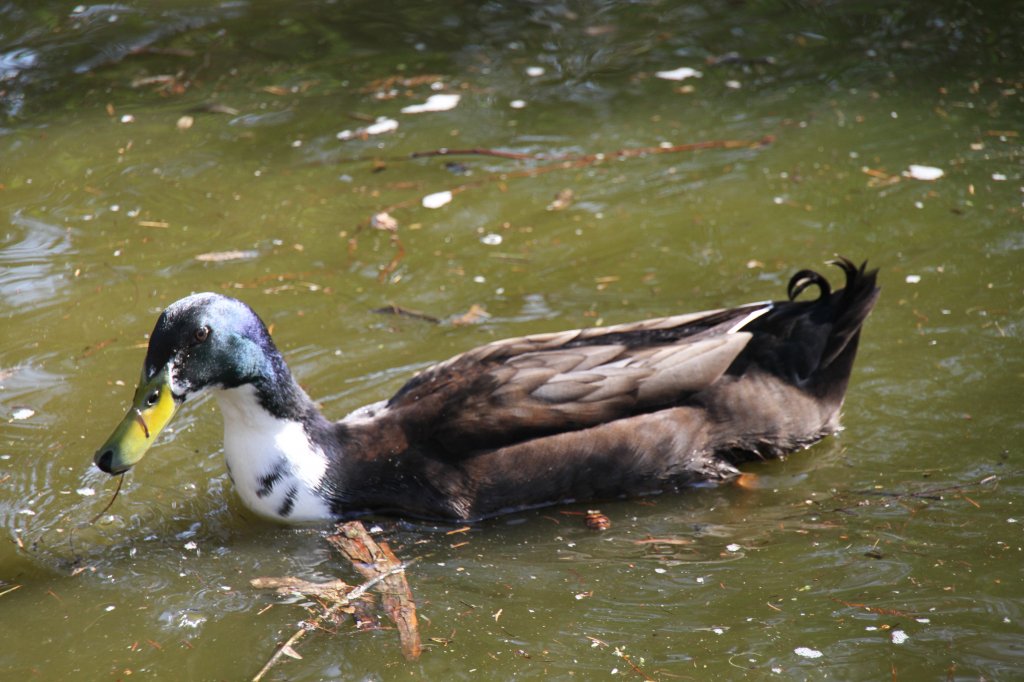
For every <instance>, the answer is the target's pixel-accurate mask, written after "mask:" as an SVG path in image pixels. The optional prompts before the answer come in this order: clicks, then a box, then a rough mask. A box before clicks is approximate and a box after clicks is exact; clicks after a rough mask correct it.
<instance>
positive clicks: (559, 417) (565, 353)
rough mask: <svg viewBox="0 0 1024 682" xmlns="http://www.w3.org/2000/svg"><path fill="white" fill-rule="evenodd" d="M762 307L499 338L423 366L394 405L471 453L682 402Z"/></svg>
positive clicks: (431, 435)
mask: <svg viewBox="0 0 1024 682" xmlns="http://www.w3.org/2000/svg"><path fill="white" fill-rule="evenodd" d="M758 307H763V306H748V307H744V308H738V309H735V310H730V311H710V312H708V313H696V314H692V315H678V316H674V317H668V318H659V319H654V320H645V321H643V322H638V323H635V324H629V325H618V326H615V327H604V328H596V329H587V330H573V331H568V332H559V333H556V334H540V335H534V336H526V337H521V338H515V339H508V340H505V341H498V342H495V343H491V344H488V345H486V346H481V347H480V348H476V349H473V350H471V351H469V352H467V353H463V354H462V355H458V356H456V357H454V358H452V359H450V360H448V361H446V362H443V363H440V364H438V365H435V366H433V367H430V368H428V369H426V370H424V371H423V372H422V373H421V374H419V375H418V376H417V377H415V378H414V379H412V380H411V381H410V382H409V383H408V384H406V386H405V387H403V388H402V389H401V390H400V391H399V392H398V393H397V394H396V395H395V397H394V398H392V399H391V401H390V402H389V404H388V410H389V412H390V414H392V415H393V416H394V418H396V419H399V420H401V421H402V422H403V425H404V426H403V428H404V430H406V432H407V433H408V432H411V433H412V434H414V436H413V437H414V439H415V440H417V441H422V440H431V441H433V442H436V443H439V444H441V445H442V446H443V447H444V449H445V450H446V451H448V452H450V453H468V452H473V451H475V450H479V449H481V448H494V447H500V446H504V445H508V444H511V443H517V442H521V441H524V440H527V439H529V438H535V437H538V436H543V435H550V434H553V433H560V432H563V431H574V430H578V429H582V428H587V427H590V426H594V425H597V424H601V423H605V422H610V421H614V420H616V419H620V418H623V417H628V416H633V415H636V414H642V413H645V412H649V411H653V410H656V409H662V408H664V407H667V406H671V405H676V404H680V402H681V401H682V400H684V399H685V398H686V397H688V396H690V395H692V394H694V393H696V392H698V391H701V390H704V389H705V388H707V387H708V386H709V385H711V384H712V383H713V382H715V381H716V380H717V379H718V378H719V377H721V376H722V374H724V373H725V371H726V370H727V369H728V368H729V365H730V364H732V362H733V361H734V360H735V358H736V356H738V355H739V354H740V352H741V351H742V350H743V349H744V348H745V347H746V345H747V343H748V341H749V340H750V334H748V333H745V332H736V333H732V332H730V331H729V328H730V326H732V325H733V324H735V322H736V320H737V319H742V318H743V317H744V316H746V315H748V314H750V313H751V311H753V310H757V308H758Z"/></svg>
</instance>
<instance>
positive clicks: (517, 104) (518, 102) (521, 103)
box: [508, 99, 526, 109]
mask: <svg viewBox="0 0 1024 682" xmlns="http://www.w3.org/2000/svg"><path fill="white" fill-rule="evenodd" d="M508 105H509V106H510V107H512V108H513V109H523V108H525V107H526V100H522V99H514V100H512V101H511V102H509V103H508Z"/></svg>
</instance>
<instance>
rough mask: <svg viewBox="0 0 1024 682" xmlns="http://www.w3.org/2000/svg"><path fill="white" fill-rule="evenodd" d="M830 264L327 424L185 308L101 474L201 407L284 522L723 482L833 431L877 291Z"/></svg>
mask: <svg viewBox="0 0 1024 682" xmlns="http://www.w3.org/2000/svg"><path fill="white" fill-rule="evenodd" d="M829 263H831V264H833V265H836V266H838V267H839V268H840V269H841V270H842V272H843V274H844V276H845V284H844V286H843V288H841V289H838V290H835V291H833V290H832V288H831V286H830V284H829V282H828V280H827V279H826V278H825V277H824V276H822V275H821V274H820V273H818V272H816V271H813V270H800V271H799V272H796V273H795V274H794V275H792V277H791V279H790V280H789V283H788V287H787V298H786V299H785V300H778V301H764V302H758V303H748V304H745V305H740V306H737V307H734V308H727V309H719V310H707V311H703V312H696V313H688V314H680V315H673V316H670V317H661V318H656V319H648V320H643V321H640V322H633V323H628V324H618V325H614V326H605V327H594V328H587V329H574V330H570V331H561V332H555V333H539V334H532V335H529V336H523V337H518V338H510V339H505V340H501V341H495V342H493V343H488V344H486V345H483V346H479V347H477V348H474V349H472V350H468V351H466V352H464V353H461V354H459V355H456V356H455V357H452V358H451V359H448V360H445V361H443V362H440V363H438V364H434V365H432V366H430V367H427V368H426V369H424V370H422V371H420V372H419V373H417V374H416V375H414V376H413V377H412V378H411V379H410V380H409V381H408V382H407V383H406V384H405V385H404V386H402V387H401V388H400V389H399V390H398V392H397V393H395V394H394V395H393V396H392V397H391V398H389V399H387V400H381V401H379V402H375V403H372V404H369V405H366V406H364V407H361V408H359V409H357V410H355V411H353V412H352V413H350V414H348V415H347V416H345V417H344V418H342V419H340V420H338V421H331V420H329V419H328V418H327V417H325V416H324V415H323V414H321V412H320V410H319V409H318V407H317V405H316V404H315V403H314V402H313V401H312V400H311V399H310V397H309V396H308V395H307V394H306V392H305V391H304V390H303V389H302V387H301V386H300V385H299V383H298V382H297V381H296V379H295V377H294V376H293V375H292V373H291V371H289V369H288V366H287V365H286V364H285V361H284V358H283V357H282V355H281V352H280V351H279V350H278V349H277V346H276V345H275V344H274V341H273V340H272V339H271V336H270V333H269V332H268V331H267V326H266V325H265V324H264V323H263V321H262V320H261V319H260V317H259V316H258V315H257V314H256V312H254V311H253V309H252V308H250V307H249V306H248V305H246V304H245V303H243V302H242V301H239V300H237V299H234V298H230V297H227V296H223V295H221V294H217V293H198V294H193V295H191V296H188V297H186V298H182V299H181V300H179V301H176V302H174V303H172V304H171V305H170V306H169V307H168V308H167V309H166V310H164V311H163V313H162V314H161V315H160V316H159V318H158V320H157V322H156V326H155V327H154V329H153V332H152V334H151V335H150V339H149V347H148V349H147V351H146V356H145V360H144V362H143V367H142V376H141V378H140V381H139V385H138V388H137V389H136V392H135V396H134V398H133V400H132V404H131V407H130V408H129V410H128V412H127V414H126V415H125V417H124V419H123V420H122V421H121V422H120V424H119V426H118V427H117V428H116V429H115V430H114V432H113V434H112V435H111V436H110V438H109V439H108V440H107V441H106V442H105V443H104V444H103V445H102V446H101V447H100V448H99V449H98V450H97V451H96V453H95V456H94V458H93V461H94V463H95V465H96V466H97V467H98V468H99V469H100V470H102V471H104V472H106V473H108V474H111V475H117V474H123V473H125V472H126V471H128V470H129V469H131V467H133V466H134V465H135V464H137V463H138V462H139V461H140V460H141V459H142V457H143V455H145V453H146V451H147V450H148V449H149V448H150V446H151V445H153V443H154V441H155V440H156V438H157V436H158V435H159V433H160V432H161V430H162V429H163V428H164V427H165V426H166V425H167V424H168V423H169V422H170V421H171V418H172V417H173V415H174V414H175V412H176V411H177V410H178V409H179V408H181V406H182V405H184V404H185V403H188V402H190V401H193V400H194V399H195V398H196V397H198V396H200V395H202V394H204V393H207V392H212V393H213V394H214V395H215V396H216V399H217V402H218V403H219V407H220V412H221V414H222V417H223V420H224V441H223V451H224V457H225V461H226V463H227V473H228V476H229V478H230V479H231V481H232V483H233V486H234V489H235V490H236V491H237V494H238V497H239V498H240V499H241V502H242V503H243V504H244V505H245V507H247V508H248V509H249V510H251V511H252V512H254V513H255V514H257V515H258V516H260V517H264V518H267V519H270V520H272V521H277V522H280V523H286V524H294V523H307V522H319V521H337V520H341V519H345V518H353V517H357V516H360V515H366V514H383V515H398V516H406V517H411V518H419V519H434V520H438V521H452V522H473V521H479V520H481V519H485V518H488V517H494V516H498V515H500V514H505V513H511V512H515V511H522V510H526V509H532V508H537V507H543V506H547V505H555V504H564V503H571V502H590V501H601V500H612V499H618V498H628V497H637V496H643V495H650V494H656V493H663V492H666V491H678V490H683V489H686V488H690V487H693V486H697V485H706V484H721V483H725V482H727V481H731V480H733V479H736V478H737V477H738V476H739V475H740V469H739V468H738V467H739V466H741V465H743V464H744V463H747V462H751V461H753V460H764V459H770V458H778V457H782V456H784V455H786V454H788V453H792V452H794V451H796V450H800V449H803V448H807V447H809V446H810V445H812V444H814V443H816V442H818V441H819V440H821V439H822V438H825V437H827V436H830V435H833V434H834V433H836V431H837V430H838V429H839V413H840V409H841V407H842V405H843V401H844V399H845V395H846V389H847V386H848V384H849V381H850V375H851V371H852V368H853V363H854V358H855V356H856V354H857V346H858V342H859V338H860V333H861V328H862V326H863V324H864V322H865V320H866V318H867V317H868V315H869V313H870V312H871V310H872V308H873V307H874V305H875V302H876V301H877V299H878V296H879V292H880V289H879V287H878V286H877V283H876V279H877V273H878V271H877V270H870V271H869V270H867V269H866V268H867V262H864V263H862V264H861V265H860V266H859V267H858V266H856V265H855V264H854V263H853V262H852V261H850V260H848V259H846V258H841V257H840V258H836V259H834V260H832V261H829ZM812 287H813V288H816V289H817V296H816V297H815V298H808V297H803V298H800V299H799V300H798V297H800V295H801V294H802V293H803V292H804V291H805V290H807V289H809V288H812Z"/></svg>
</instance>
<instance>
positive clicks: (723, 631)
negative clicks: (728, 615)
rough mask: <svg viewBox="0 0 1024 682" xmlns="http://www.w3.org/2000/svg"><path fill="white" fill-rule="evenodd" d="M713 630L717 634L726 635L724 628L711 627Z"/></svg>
mask: <svg viewBox="0 0 1024 682" xmlns="http://www.w3.org/2000/svg"><path fill="white" fill-rule="evenodd" d="M711 632H713V633H715V634H716V635H724V634H725V630H724V629H722V628H711Z"/></svg>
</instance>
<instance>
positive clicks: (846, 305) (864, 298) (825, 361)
mask: <svg viewBox="0 0 1024 682" xmlns="http://www.w3.org/2000/svg"><path fill="white" fill-rule="evenodd" d="M829 263H830V264H831V265H835V266H838V267H839V268H841V269H842V270H843V272H844V273H845V275H846V286H845V287H843V288H842V289H841V290H839V291H837V292H835V294H834V295H833V297H832V298H836V299H837V300H835V302H832V301H831V300H830V301H829V303H830V304H831V305H832V307H833V310H835V313H836V317H835V321H834V322H833V323H832V333H831V334H830V335H829V337H828V341H827V342H826V344H825V350H824V352H823V353H822V355H821V360H820V362H819V367H820V368H826V367H829V366H830V365H832V363H833V362H835V361H836V359H837V358H838V357H840V356H841V355H842V354H843V351H845V350H846V349H847V347H848V346H849V345H850V343H851V342H854V343H855V342H856V339H857V337H858V335H859V334H860V328H861V326H862V325H863V324H864V320H865V319H866V318H867V316H868V314H869V313H870V312H871V309H872V308H874V306H875V302H876V301H877V300H878V294H879V292H880V289H879V288H878V286H877V285H876V280H877V277H878V270H871V271H868V270H867V265H868V263H867V261H864V262H863V263H862V264H861V266H860V267H859V268H858V267H857V266H856V265H854V264H853V263H852V262H851V261H850V260H849V259H847V258H843V257H841V256H840V257H837V258H836V259H835V260H832V261H829Z"/></svg>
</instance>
